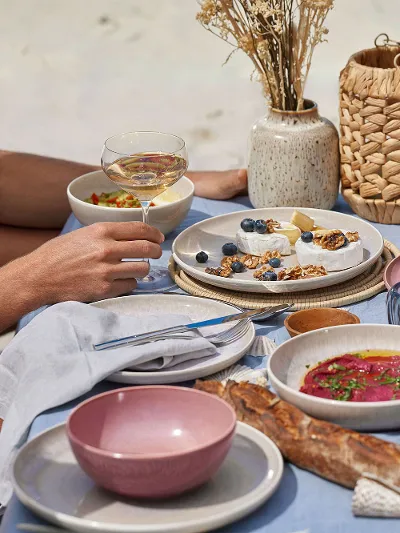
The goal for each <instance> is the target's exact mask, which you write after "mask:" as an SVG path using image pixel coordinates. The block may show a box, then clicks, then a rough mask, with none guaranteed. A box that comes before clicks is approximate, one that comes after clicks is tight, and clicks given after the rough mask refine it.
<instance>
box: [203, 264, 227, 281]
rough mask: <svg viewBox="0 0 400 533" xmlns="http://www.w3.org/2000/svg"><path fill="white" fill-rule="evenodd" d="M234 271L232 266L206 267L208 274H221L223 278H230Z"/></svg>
mask: <svg viewBox="0 0 400 533" xmlns="http://www.w3.org/2000/svg"><path fill="white" fill-rule="evenodd" d="M231 273H232V269H231V267H230V266H228V267H217V268H211V267H207V268H206V274H212V275H213V276H220V277H221V278H229V276H230V275H231Z"/></svg>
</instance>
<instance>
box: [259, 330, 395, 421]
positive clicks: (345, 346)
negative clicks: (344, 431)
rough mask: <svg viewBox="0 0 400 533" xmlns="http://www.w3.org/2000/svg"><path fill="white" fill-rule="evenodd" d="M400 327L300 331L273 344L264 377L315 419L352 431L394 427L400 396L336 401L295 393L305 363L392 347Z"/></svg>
mask: <svg viewBox="0 0 400 533" xmlns="http://www.w3.org/2000/svg"><path fill="white" fill-rule="evenodd" d="M399 347H400V328H399V326H389V325H383V324H352V325H348V326H335V327H331V328H326V329H318V330H315V331H310V332H309V333H303V334H302V335H299V336H297V337H294V338H293V339H290V340H288V341H286V342H285V343H283V344H281V345H280V346H278V348H277V349H276V350H275V351H274V353H273V355H272V356H271V357H270V359H269V361H268V377H269V379H270V381H271V384H272V386H273V387H274V389H275V390H276V391H277V393H278V394H279V396H280V397H281V398H282V399H283V400H286V401H287V402H289V403H291V404H292V405H295V406H296V407H298V408H299V409H301V410H302V411H304V412H305V413H308V414H309V415H311V416H314V417H315V418H320V419H322V420H328V421H329V422H334V423H335V424H339V425H341V426H344V427H347V428H351V429H356V430H358V431H380V430H384V429H400V400H390V401H387V402H341V401H338V400H327V399H325V398H317V397H315V396H311V395H309V394H304V393H303V392H300V391H299V389H300V387H301V385H302V382H303V379H304V375H305V374H306V372H307V367H306V365H311V367H312V366H314V365H316V364H317V363H318V361H324V360H326V359H330V358H331V357H335V356H337V355H341V354H344V353H348V352H357V351H361V350H396V351H397V352H398V353H400V350H399Z"/></svg>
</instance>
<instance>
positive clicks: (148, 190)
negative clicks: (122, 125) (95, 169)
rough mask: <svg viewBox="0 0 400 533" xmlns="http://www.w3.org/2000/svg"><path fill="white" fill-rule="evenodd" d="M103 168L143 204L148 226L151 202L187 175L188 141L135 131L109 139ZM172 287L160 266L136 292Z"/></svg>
mask: <svg viewBox="0 0 400 533" xmlns="http://www.w3.org/2000/svg"><path fill="white" fill-rule="evenodd" d="M101 166H102V168H103V170H104V172H105V173H106V174H107V176H108V177H109V178H110V180H112V181H113V182H114V183H116V184H117V185H118V186H119V187H120V188H121V189H123V190H124V191H126V192H128V193H130V194H132V195H133V196H135V197H136V198H137V199H138V200H139V201H140V204H141V206H142V214H143V222H144V223H146V224H148V219H149V209H150V205H151V202H152V200H153V199H154V198H155V197H156V196H158V195H159V194H161V193H162V192H164V191H165V190H166V189H167V188H168V187H171V185H173V184H174V183H176V182H177V181H178V180H179V179H180V178H181V177H182V176H183V175H184V173H185V172H186V169H187V167H188V156H187V150H186V145H185V142H184V141H183V139H181V138H180V137H177V136H176V135H171V134H168V133H160V132H157V131H136V132H129V133H121V134H119V135H115V136H113V137H110V138H109V139H107V140H106V142H105V143H104V147H103V152H102V155H101ZM143 261H147V262H149V261H148V259H143ZM172 285H174V284H173V283H172V282H171V278H170V276H169V273H168V269H167V268H162V267H157V268H152V271H151V273H149V274H148V275H147V276H146V277H145V278H142V279H141V280H139V281H138V288H137V290H138V291H139V292H153V291H156V290H160V289H165V288H166V287H167V286H169V287H171V286H172Z"/></svg>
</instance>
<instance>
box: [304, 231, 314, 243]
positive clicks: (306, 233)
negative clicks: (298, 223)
mask: <svg viewBox="0 0 400 533" xmlns="http://www.w3.org/2000/svg"><path fill="white" fill-rule="evenodd" d="M313 238H314V235H313V234H312V233H311V231H304V232H303V233H302V234H301V240H302V241H303V242H312V240H313Z"/></svg>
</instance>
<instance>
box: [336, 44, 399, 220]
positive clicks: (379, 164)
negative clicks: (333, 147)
mask: <svg viewBox="0 0 400 533" xmlns="http://www.w3.org/2000/svg"><path fill="white" fill-rule="evenodd" d="M399 53H400V47H397V46H378V47H376V48H371V49H369V50H362V51H361V52H358V53H357V54H355V55H353V56H352V57H351V58H350V59H349V62H348V63H347V65H346V67H345V68H344V70H343V71H342V72H341V74H340V133H341V139H340V155H341V180H342V192H343V196H344V198H345V199H346V201H347V202H348V203H349V204H350V206H351V208H352V209H353V211H354V212H355V213H357V214H358V215H360V216H361V217H362V218H366V219H367V220H371V221H373V222H382V223H384V224H400V68H396V67H394V59H395V57H396V55H397V54H399Z"/></svg>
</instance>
